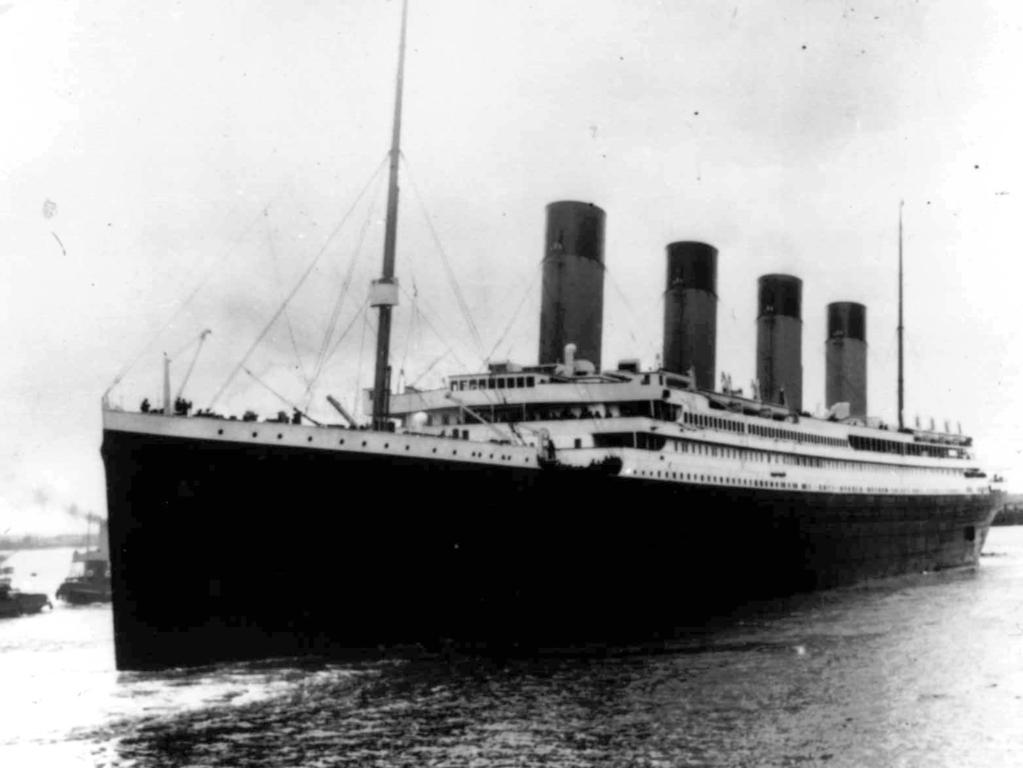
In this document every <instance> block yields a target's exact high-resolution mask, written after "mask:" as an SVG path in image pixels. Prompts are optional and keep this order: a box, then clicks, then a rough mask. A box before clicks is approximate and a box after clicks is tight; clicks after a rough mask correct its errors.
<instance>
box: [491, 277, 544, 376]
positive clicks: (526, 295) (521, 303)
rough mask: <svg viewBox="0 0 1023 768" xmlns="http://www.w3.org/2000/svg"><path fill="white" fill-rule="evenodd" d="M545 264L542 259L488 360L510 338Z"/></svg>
mask: <svg viewBox="0 0 1023 768" xmlns="http://www.w3.org/2000/svg"><path fill="white" fill-rule="evenodd" d="M543 262H544V260H543V259H541V260H540V263H539V264H538V265H537V270H536V273H535V274H534V275H533V279H532V280H531V281H530V283H529V286H528V287H527V288H526V291H525V293H523V294H522V299H521V300H520V301H519V304H518V306H517V307H515V311H514V312H512V316H511V319H510V320H509V321H508V325H507V327H506V328H505V329H504V332H503V333H502V334H501V335H500V337H499V338H498V339H497V341H496V342H494V346H493V348H492V349H491V350H490V354H489V355H487V358H486V359H487V360H492V359H493V358H494V353H495V352H496V351H497V348H498V347H499V346H500V345H501V343H502V342H503V341H504V340H505V337H507V336H508V334H509V332H511V329H512V326H513V325H514V324H515V321H516V320H517V319H518V317H519V312H521V311H522V307H523V306H525V304H526V299H528V298H529V297H530V295H531V294H532V292H533V288H534V287H535V286H536V281H537V280H538V279H539V278H540V276H541V275H542V274H543Z"/></svg>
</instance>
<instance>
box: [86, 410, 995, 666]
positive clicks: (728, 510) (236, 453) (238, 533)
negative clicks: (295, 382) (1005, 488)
mask: <svg viewBox="0 0 1023 768" xmlns="http://www.w3.org/2000/svg"><path fill="white" fill-rule="evenodd" d="M346 434H350V435H357V434H359V433H354V432H349V433H346ZM311 439H312V438H310V440H311ZM452 444H454V445H462V446H465V447H466V451H468V447H469V444H468V443H456V442H453V443H452ZM103 457H104V462H105V465H106V475H107V489H108V505H109V522H110V546H111V567H112V574H113V595H114V626H115V642H116V654H117V665H118V667H119V668H120V669H138V668H147V667H159V666H166V665H177V664H189V663H204V662H209V661H214V660H221V659H235V658H243V657H266V656H274V655H294V654H301V653H335V652H350V651H353V650H354V649H365V648H376V647H379V646H399V645H407V644H417V643H424V644H427V645H430V644H433V643H436V642H441V641H443V640H446V639H451V640H454V641H456V642H464V643H488V644H494V643H498V644H504V643H525V644H531V643H538V644H543V645H563V644H569V643H576V642H590V641H602V640H612V641H617V640H623V641H625V640H633V639H640V638H642V637H648V636H649V635H650V633H653V632H665V631H670V629H671V628H672V627H674V626H679V625H683V624H688V623H691V622H693V621H698V620H700V619H701V618H705V617H707V616H709V615H712V614H714V613H716V612H718V611H723V610H727V609H729V608H730V607H734V606H735V605H737V604H740V603H742V602H744V601H747V600H749V599H752V598H761V597H771V596H777V595H783V594H788V593H792V592H794V591H801V590H810V589H817V588H822V587H830V586H836V585H841V584H848V583H852V582H856V581H860V580H864V579H868V578H873V577H883V576H890V575H896V574H901V573H909V572H920V571H927V570H937V569H941V568H951V567H959V566H967V565H973V564H976V562H977V559H978V557H979V553H980V550H981V547H982V546H983V542H984V538H985V536H986V534H987V529H988V526H989V524H990V520H991V516H992V514H993V508H992V503H991V500H990V498H989V497H988V496H987V495H976V496H927V497H920V496H881V495H878V496H862V495H857V496H853V495H844V494H824V493H809V492H796V491H788V492H786V491H771V490H764V489H759V488H745V487H744V488H723V487H706V486H699V485H688V484H681V483H675V482H666V481H654V480H640V479H636V478H635V477H624V476H622V477H613V476H608V475H602V474H600V473H598V472H589V471H584V470H561V469H539V468H537V467H536V466H535V465H533V466H519V467H515V466H511V465H505V466H490V465H481V464H479V463H476V464H471V463H468V462H466V463H457V462H454V461H437V460H430V459H425V458H413V457H411V456H403V455H398V454H396V455H393V456H380V455H368V454H365V453H359V452H354V451H353V452H339V451H325V450H317V449H315V448H302V447H286V446H283V445H265V444H263V445H261V444H241V443H234V442H228V441H218V440H197V439H191V438H180V437H160V436H154V435H146V434H137V433H131V432H120V431H113V430H109V429H108V430H107V431H105V433H104V442H103Z"/></svg>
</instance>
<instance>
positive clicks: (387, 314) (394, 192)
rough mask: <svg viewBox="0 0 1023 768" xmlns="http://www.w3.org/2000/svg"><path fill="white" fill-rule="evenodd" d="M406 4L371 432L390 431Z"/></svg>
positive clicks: (373, 299) (377, 302) (373, 296)
mask: <svg viewBox="0 0 1023 768" xmlns="http://www.w3.org/2000/svg"><path fill="white" fill-rule="evenodd" d="M407 21H408V0H403V2H402V8H401V42H400V43H399V46H398V76H397V82H396V84H395V93H394V122H393V125H392V129H391V150H390V153H389V155H390V171H389V175H388V185H387V219H386V222H385V225H384V264H383V272H382V274H381V277H380V279H379V280H374V281H373V285H372V288H371V291H370V304H371V305H372V306H375V307H377V309H378V310H379V313H380V317H379V321H378V323H377V353H376V369H375V373H374V377H373V415H372V418H373V429H378V430H385V429H388V428H389V423H388V415H389V414H388V411H389V407H390V404H389V400H390V391H391V368H390V365H389V364H388V363H389V357H390V347H391V307H393V306H395V305H396V304H397V303H398V281H397V280H396V279H395V277H394V253H395V246H396V243H397V236H398V160H399V158H400V156H401V102H402V86H403V84H404V76H405V29H406V26H407Z"/></svg>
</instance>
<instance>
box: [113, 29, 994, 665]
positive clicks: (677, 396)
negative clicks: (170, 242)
mask: <svg viewBox="0 0 1023 768" xmlns="http://www.w3.org/2000/svg"><path fill="white" fill-rule="evenodd" d="M405 18H406V17H405V11H404V10H403V17H402V33H401V46H400V51H401V53H400V55H399V68H398V73H399V74H398V85H397V93H396V100H395V117H394V130H393V136H392V144H391V150H390V187H389V193H388V206H387V220H386V229H385V248H384V250H385V253H384V260H383V261H384V266H383V273H382V275H381V277H380V279H379V280H377V281H375V282H374V284H373V286H372V287H371V298H372V304H373V305H374V306H375V307H377V308H378V310H379V324H378V339H377V362H376V377H375V385H374V388H373V390H372V393H371V394H368V395H367V400H368V401H369V402H368V404H367V406H368V407H367V410H368V411H369V412H371V413H372V423H371V424H368V425H360V424H357V423H356V422H355V420H354V419H351V418H350V417H349V416H348V414H347V413H345V412H344V410H343V409H342V408H340V407H339V411H341V413H342V416H343V418H344V420H345V423H344V424H343V425H340V424H339V425H318V424H310V423H303V421H302V419H300V418H299V419H287V418H274V419H267V420H260V419H258V418H257V419H253V418H251V417H249V418H246V419H241V420H239V419H234V418H223V417H220V416H217V415H216V414H213V413H210V412H204V413H201V414H195V415H193V414H191V413H190V412H189V408H188V405H187V404H186V403H172V402H171V398H170V386H169V382H168V381H167V380H166V379H165V384H164V401H163V404H162V405H163V407H162V408H160V409H157V410H155V411H154V410H151V409H146V411H145V412H129V411H126V410H122V409H118V408H115V407H113V406H112V405H111V404H110V403H109V402H108V400H107V398H104V404H103V445H102V456H103V461H104V464H105V469H106V478H107V501H108V510H109V525H110V559H111V569H112V576H113V603H114V628H115V648H116V657H117V665H118V667H119V668H120V669H139V668H147V667H156V666H165V665H177V664H186V663H202V662H207V661H212V660H218V659H231V658H241V657H265V656H275V655H292V654H303V653H317V654H319V653H334V652H346V653H348V652H355V651H358V650H361V649H377V648H380V647H402V646H414V645H416V644H425V645H427V646H429V645H433V644H437V643H448V642H455V643H465V644H470V645H477V644H483V645H485V646H486V647H495V646H504V645H510V644H525V645H526V646H527V647H528V646H529V645H530V644H540V645H571V644H575V643H585V642H606V641H619V640H621V641H627V640H635V639H642V638H649V637H655V636H663V634H664V633H670V632H672V631H673V628H676V627H678V626H681V625H686V624H691V623H692V622H694V621H699V620H700V619H701V618H704V617H707V616H709V615H713V614H715V613H716V612H718V611H721V610H724V609H728V608H729V607H731V606H735V605H737V604H740V603H742V602H744V601H747V600H749V599H751V598H757V597H768V596H774V595H780V594H786V593H790V592H793V591H798V590H809V589H817V588H824V587H830V586H835V585H841V584H848V583H852V582H856V581H860V580H864V579H869V578H874V577H885V576H891V575H895V574H903V573H909V572H919V571H930V570H937V569H943V568H954V567H962V566H971V565H975V564H976V563H977V562H978V557H979V554H980V551H981V548H982V547H983V544H984V539H985V536H986V534H987V531H988V526H989V524H990V522H991V518H992V516H993V514H994V492H993V491H992V490H991V486H990V484H989V481H988V479H987V478H986V476H985V474H984V473H983V472H982V471H981V470H980V468H979V467H977V465H976V462H975V459H974V455H973V450H974V449H973V445H972V441H971V439H970V438H969V437H966V436H964V435H962V434H960V433H959V432H958V430H957V431H954V432H953V431H952V430H949V429H948V428H946V429H944V430H936V429H934V428H933V425H932V428H930V429H920V428H909V427H907V426H906V425H905V424H904V423H903V418H902V412H903V407H902V394H901V393H902V365H901V359H902V343H901V338H902V334H901V272H902V266H901V224H900V238H899V239H900V250H899V277H900V283H899V284H900V325H899V331H900V333H899V338H900V344H899V354H900V365H899V420H898V424H897V425H892V426H887V425H884V424H882V423H881V422H880V421H879V420H877V419H875V418H871V417H868V416H867V403H866V391H867V390H866V349H867V346H866V308H865V307H864V306H862V305H861V304H857V303H852V302H841V303H835V304H831V305H829V306H828V308H827V312H828V336H827V339H826V340H825V353H826V366H827V376H826V385H827V393H826V394H827V405H828V412H827V415H826V416H824V417H812V416H810V415H809V414H807V413H806V412H805V411H804V410H803V406H802V320H801V317H802V283H801V281H800V280H799V279H798V278H796V277H793V276H790V275H780V274H767V275H764V276H762V277H761V278H760V279H759V285H758V288H759V292H758V302H759V306H758V318H757V335H756V338H757V341H756V363H757V379H756V380H755V382H754V386H753V387H752V388H751V391H749V392H746V393H743V392H742V391H740V390H738V389H736V388H734V387H732V385H731V382H729V381H728V380H727V379H725V380H724V381H723V382H722V384H721V385H720V386H717V387H716V386H715V377H716V375H717V371H716V369H715V343H716V304H717V293H716V291H717V285H716V280H717V259H718V252H717V250H716V249H715V248H714V247H713V246H711V245H709V244H706V243H700V242H676V243H671V244H669V245H668V246H667V281H666V290H665V294H664V301H665V311H664V339H663V355H662V359H661V360H660V362H659V363H658V365H656V366H654V367H653V368H652V369H651V368H644V367H643V366H641V365H640V363H639V362H638V361H636V360H622V361H619V362H617V363H616V364H615V365H612V366H604V365H602V361H601V323H602V304H603V279H604V263H603V262H604V253H603V236H604V224H605V214H604V212H603V211H602V210H601V209H600V208H599V207H597V206H595V205H592V204H589V203H583V202H575V201H561V202H555V203H552V204H550V205H549V206H548V207H547V230H546V240H545V249H546V250H545V260H544V264H543V278H542V279H543V291H542V299H541V321H540V338H539V354H538V360H537V363H536V364H535V365H518V364H515V363H512V362H508V361H504V362H497V361H494V362H491V363H490V364H489V365H488V366H487V368H486V370H482V371H480V372H476V373H465V374H462V375H455V376H451V377H449V378H448V380H447V383H446V386H444V387H443V388H440V389H434V390H425V391H419V390H415V389H413V388H411V387H406V388H405V389H404V391H401V392H392V391H391V386H390V367H389V331H390V325H391V313H392V309H393V308H394V307H395V305H396V304H397V295H398V290H397V280H396V278H395V274H394V263H395V258H394V255H395V243H396V238H397V212H398V196H397V190H398V186H397V169H398V158H399V137H400V126H401V88H402V85H401V84H402V77H401V73H402V68H403V63H404V40H405Z"/></svg>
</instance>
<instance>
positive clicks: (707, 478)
mask: <svg viewBox="0 0 1023 768" xmlns="http://www.w3.org/2000/svg"><path fill="white" fill-rule="evenodd" d="M639 474H640V475H642V476H643V477H661V475H662V473H661V470H657V471H656V472H654V471H653V470H650V471H649V472H648V471H646V470H643V469H641V470H639ZM663 476H664V478H665V479H666V480H667V479H672V480H695V481H697V482H711V483H726V482H728V478H724V477H717V476H715V475H693V474H691V473H688V472H687V473H685V476H684V477H683V476H682V473H681V472H669V471H667V470H664V472H663ZM732 481H733V482H737V483H739V484H740V485H744V486H749V487H758V488H786V489H790V490H799V483H781V482H777V481H772V480H747V479H745V478H732ZM803 490H809V486H807V485H805V484H804V485H803Z"/></svg>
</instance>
